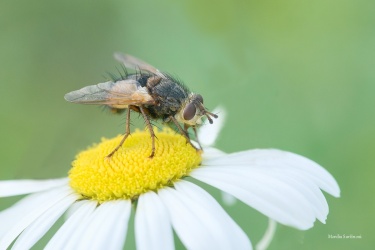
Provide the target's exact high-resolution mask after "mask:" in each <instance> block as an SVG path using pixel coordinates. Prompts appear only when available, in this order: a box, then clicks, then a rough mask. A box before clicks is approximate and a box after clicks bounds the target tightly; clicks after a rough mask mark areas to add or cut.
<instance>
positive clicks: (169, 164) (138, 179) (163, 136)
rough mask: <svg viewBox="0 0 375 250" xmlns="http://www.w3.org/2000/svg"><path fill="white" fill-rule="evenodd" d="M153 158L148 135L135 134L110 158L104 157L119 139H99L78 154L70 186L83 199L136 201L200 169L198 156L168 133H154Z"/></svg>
mask: <svg viewBox="0 0 375 250" xmlns="http://www.w3.org/2000/svg"><path fill="white" fill-rule="evenodd" d="M155 134H156V137H157V139H156V140H155V148H156V151H155V156H154V157H153V158H149V156H150V154H151V138H150V134H149V132H147V131H136V132H135V133H132V134H131V135H130V136H129V137H128V138H127V139H126V141H125V143H124V144H123V146H122V147H121V148H120V149H119V150H118V151H117V152H116V153H115V154H114V155H113V156H112V157H111V158H110V159H107V158H106V156H107V155H108V154H109V153H110V152H111V151H112V150H113V149H114V148H115V147H116V146H117V145H118V144H119V143H120V141H121V139H122V136H121V135H119V136H117V137H115V138H113V139H102V142H101V143H99V144H97V145H94V146H93V147H91V148H89V149H88V150H86V151H83V152H81V153H79V154H78V155H77V157H76V159H75V160H74V161H73V163H72V165H73V167H72V169H71V170H70V172H69V178H70V186H71V187H72V188H73V189H74V190H75V191H76V192H78V193H80V194H81V195H82V196H83V197H85V198H87V199H93V200H97V201H100V202H102V201H107V200H115V199H135V198H137V197H138V196H139V195H140V194H142V193H145V192H147V191H150V190H154V191H156V190H158V189H160V188H162V187H165V186H171V185H172V184H173V183H174V182H176V181H178V180H179V179H181V178H182V177H184V176H186V175H188V174H189V172H190V171H191V170H192V169H194V168H196V167H197V166H199V164H200V162H201V153H200V152H197V150H196V149H194V148H193V147H192V146H191V145H190V144H188V143H186V140H185V138H184V137H183V136H181V135H179V134H176V133H175V132H174V131H172V130H170V129H165V130H164V131H162V132H159V131H157V130H156V129H155Z"/></svg>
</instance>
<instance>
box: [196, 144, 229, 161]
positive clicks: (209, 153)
mask: <svg viewBox="0 0 375 250" xmlns="http://www.w3.org/2000/svg"><path fill="white" fill-rule="evenodd" d="M224 155H226V154H225V153H224V152H223V151H221V150H219V149H216V148H211V147H208V148H204V149H203V155H202V161H203V162H206V161H208V160H210V159H216V158H218V157H220V156H224Z"/></svg>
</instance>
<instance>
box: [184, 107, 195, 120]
mask: <svg viewBox="0 0 375 250" xmlns="http://www.w3.org/2000/svg"><path fill="white" fill-rule="evenodd" d="M196 111H197V109H196V108H195V105H194V104H193V103H189V104H188V105H186V107H185V109H184V119H185V120H187V121H188V120H191V119H193V118H194V116H195V112H196Z"/></svg>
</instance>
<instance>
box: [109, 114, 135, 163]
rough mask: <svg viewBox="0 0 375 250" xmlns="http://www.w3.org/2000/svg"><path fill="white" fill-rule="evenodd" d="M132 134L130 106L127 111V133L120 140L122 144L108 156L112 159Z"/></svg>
mask: <svg viewBox="0 0 375 250" xmlns="http://www.w3.org/2000/svg"><path fill="white" fill-rule="evenodd" d="M129 135H130V108H128V109H127V112H126V131H125V135H124V137H122V140H121V141H120V144H119V145H118V146H117V147H116V148H115V149H114V150H113V151H112V152H111V153H109V155H107V156H106V158H108V159H110V158H111V157H112V156H113V155H114V153H116V152H117V150H119V149H120V148H121V146H122V144H124V142H125V140H126V138H128V136H129Z"/></svg>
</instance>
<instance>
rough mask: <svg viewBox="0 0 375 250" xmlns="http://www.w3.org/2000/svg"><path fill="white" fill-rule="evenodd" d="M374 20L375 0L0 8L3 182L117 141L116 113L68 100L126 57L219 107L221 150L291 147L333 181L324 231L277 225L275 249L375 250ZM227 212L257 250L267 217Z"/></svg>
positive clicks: (9, 4)
mask: <svg viewBox="0 0 375 250" xmlns="http://www.w3.org/2000/svg"><path fill="white" fill-rule="evenodd" d="M374 10H375V2H374V1H372V0H368V1H365V0H364V1H361V0H359V1H356V0H336V1H334V0H328V1H327V0H324V1H323V0H317V1H293V0H286V1H222V2H220V1H219V2H217V1H198V0H193V1H179V2H178V3H176V2H175V1H172V0H163V1H102V2H100V1H79V2H77V1H61V2H51V1H45V0H43V1H37V2H30V1H10V0H6V1H1V2H0V13H1V15H0V32H1V33H0V36H1V38H0V86H1V98H0V117H1V125H0V126H1V130H0V133H1V134H0V138H1V140H0V157H1V160H2V163H1V164H0V179H1V180H6V179H22V178H53V177H62V176H65V175H66V173H67V171H68V170H69V165H70V162H71V160H72V159H73V157H74V155H75V154H76V153H77V152H78V151H79V150H81V149H84V148H86V147H87V146H88V145H90V144H92V143H94V142H97V141H99V140H100V138H101V137H102V136H106V137H110V136H114V135H116V134H119V133H122V132H123V130H124V122H125V119H124V116H114V115H111V114H110V113H108V112H103V110H102V109H101V108H99V107H94V106H84V105H74V104H70V103H67V102H65V101H64V98H63V96H64V94H65V93H67V92H69V91H71V90H75V89H78V88H81V87H83V86H86V85H89V84H96V83H98V82H101V81H104V77H103V75H105V73H106V72H115V71H116V69H115V67H116V66H119V64H118V63H117V62H115V61H114V59H113V58H112V54H113V52H114V51H123V52H126V53H130V54H133V55H136V56H137V57H139V58H142V59H144V60H145V61H148V62H150V63H152V64H153V65H155V66H157V67H158V68H160V69H162V70H166V71H169V72H170V73H173V74H176V75H178V76H179V77H180V78H181V79H183V80H184V82H185V83H186V84H187V85H188V86H189V87H190V88H191V89H192V90H194V91H196V92H198V93H201V94H202V95H203V96H204V98H205V104H206V106H208V107H209V108H211V109H212V108H214V107H215V106H217V105H222V106H224V107H226V109H227V111H228V120H227V122H226V126H225V128H224V130H223V131H222V133H221V136H220V138H219V140H218V142H217V146H218V147H219V148H221V149H223V150H225V151H227V152H233V151H238V150H244V149H251V148H270V147H271V148H279V149H283V150H288V151H292V152H296V153H298V154H301V155H304V156H307V157H309V158H311V159H313V160H315V161H316V162H318V163H320V164H321V165H322V166H324V167H325V168H326V169H327V170H328V171H329V172H330V173H332V174H333V176H335V178H336V179H337V181H338V183H339V185H340V187H341V194H342V197H341V198H339V199H335V198H333V197H330V196H327V200H328V202H329V205H330V214H329V216H328V219H327V224H326V225H323V224H321V223H320V222H316V223H315V226H314V228H312V229H311V230H308V231H298V230H295V229H292V228H289V227H286V226H279V227H278V229H277V232H276V236H275V239H274V240H273V242H272V243H271V246H270V249H374V247H375V237H374V233H375V230H374V229H373V228H374V225H373V224H374V214H373V211H375V202H374V198H373V192H374V185H373V184H372V183H373V178H374V152H373V151H374V148H375V119H374V107H375V98H374V97H375V84H374V81H375V69H374V66H375V15H374ZM134 124H135V126H142V121H140V120H139V119H138V120H137V119H134ZM210 191H211V193H212V194H214V195H215V196H216V197H217V198H219V197H220V196H219V192H218V191H217V190H214V189H212V188H211V189H210ZM12 202H14V199H13V198H12V199H1V200H0V209H3V208H5V207H7V206H9V205H10V204H11V203H12ZM226 209H227V210H228V212H229V213H230V215H232V216H233V218H234V219H235V220H236V221H237V222H238V223H239V224H240V225H241V227H242V228H243V229H244V230H245V231H246V232H247V234H248V235H249V237H250V238H251V240H252V242H253V243H254V244H255V243H256V242H257V241H258V240H259V239H260V238H261V236H262V234H263V233H264V230H265V228H266V225H267V219H266V218H265V216H262V215H261V214H259V213H258V212H256V211H254V210H253V209H251V208H249V207H247V206H246V205H244V204H242V203H238V204H237V205H235V206H234V207H230V208H226ZM0 223H1V222H0ZM132 231H133V230H132V228H130V230H129V233H128V239H127V247H128V248H129V249H133V248H134V234H133V232H132ZM329 234H332V235H336V234H341V235H343V234H346V235H350V234H352V235H355V236H358V235H360V236H361V237H362V239H346V240H345V239H341V240H340V239H329V238H328V235H329ZM178 244H179V245H178V246H179V247H181V248H182V246H181V244H180V243H178ZM41 247H42V244H39V245H38V246H36V247H35V249H40V248H41Z"/></svg>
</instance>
